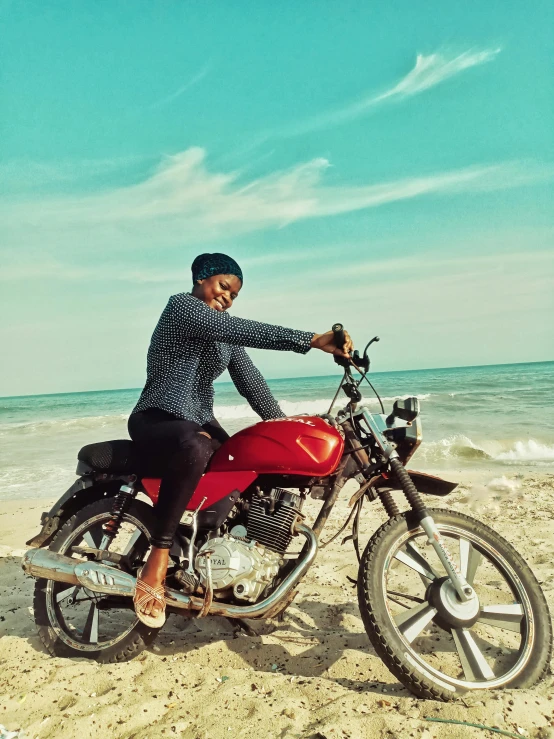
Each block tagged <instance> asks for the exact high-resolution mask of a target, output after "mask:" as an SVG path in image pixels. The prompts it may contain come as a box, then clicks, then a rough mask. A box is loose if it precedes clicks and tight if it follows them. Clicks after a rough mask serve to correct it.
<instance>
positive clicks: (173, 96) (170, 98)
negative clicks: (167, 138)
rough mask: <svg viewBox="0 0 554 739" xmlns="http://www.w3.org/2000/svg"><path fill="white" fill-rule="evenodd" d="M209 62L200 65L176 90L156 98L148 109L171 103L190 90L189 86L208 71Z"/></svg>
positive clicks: (193, 84)
mask: <svg viewBox="0 0 554 739" xmlns="http://www.w3.org/2000/svg"><path fill="white" fill-rule="evenodd" d="M210 67H211V63H208V64H206V65H204V67H202V69H201V70H200V71H199V72H197V73H196V74H195V75H193V76H192V77H191V78H190V79H189V80H187V81H186V82H185V83H184V84H183V85H181V86H180V87H179V88H178V89H177V90H175V91H174V92H172V93H170V94H169V95H166V96H165V97H163V98H160V100H156V102H154V103H151V104H150V105H149V106H148V110H153V109H154V108H161V107H162V106H164V105H168V103H172V102H173V101H174V100H177V98H178V97H181V95H183V93H185V92H186V91H187V90H190V89H191V87H194V86H195V85H197V84H198V83H199V82H200V81H201V80H203V79H204V77H205V76H206V75H207V74H208V72H209V71H210Z"/></svg>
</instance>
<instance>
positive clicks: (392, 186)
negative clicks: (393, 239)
mask: <svg viewBox="0 0 554 739" xmlns="http://www.w3.org/2000/svg"><path fill="white" fill-rule="evenodd" d="M329 166H330V165H329V162H328V161H327V160H326V159H314V160H312V161H309V162H307V163H304V164H300V165H297V166H295V167H293V168H291V169H288V170H282V171H277V172H274V173H271V174H269V175H267V176H265V177H261V178H259V179H256V180H252V181H250V182H249V183H247V184H244V183H243V177H242V173H238V172H228V173H227V172H210V171H209V170H208V169H207V167H206V153H205V151H204V150H203V149H198V148H192V149H188V150H186V151H184V152H182V153H180V154H178V155H175V156H172V157H169V158H168V159H166V160H165V161H164V162H163V163H162V165H161V166H160V167H159V168H158V169H157V170H156V171H155V172H154V173H153V174H151V175H150V176H148V177H146V178H145V179H143V180H142V181H139V182H138V183H136V184H133V185H131V186H127V187H119V188H114V189H111V190H103V191H101V192H97V193H94V194H84V195H81V196H79V197H75V196H61V195H59V196H56V197H48V198H46V197H42V198H35V199H32V200H30V199H15V198H12V199H10V201H9V202H8V201H6V202H5V203H4V204H0V230H2V232H3V234H4V236H3V241H4V256H5V257H7V261H6V260H5V266H6V267H8V266H9V265H10V264H11V265H12V267H13V266H17V265H21V264H22V259H23V257H24V255H25V254H27V255H31V257H30V258H29V259H28V262H29V264H32V263H33V262H35V261H36V260H35V256H36V255H41V256H47V257H49V258H53V259H56V260H59V261H62V262H65V263H67V262H68V261H69V262H70V263H71V264H74V265H77V266H79V265H80V264H84V263H85V262H86V261H87V260H88V259H89V258H90V255H91V254H92V253H94V254H95V259H96V257H100V258H109V259H110V260H111V261H113V260H114V259H116V258H117V255H119V256H120V257H122V258H127V257H125V256H124V255H132V256H133V260H134V264H129V265H127V266H128V269H129V271H132V268H133V267H134V266H138V264H137V263H138V262H140V261H141V259H140V255H142V257H143V258H142V262H143V263H149V264H150V263H151V262H152V259H151V250H152V249H156V250H157V253H159V254H161V253H163V252H164V251H165V252H169V251H170V250H171V249H174V248H176V247H186V246H187V245H195V246H197V245H199V244H200V243H202V242H209V241H214V240H215V241H217V240H221V239H225V241H228V240H229V239H231V238H233V237H236V236H239V235H242V234H247V233H252V232H255V231H262V230H264V229H268V228H281V227H284V226H286V225H287V224H289V223H292V222H295V221H300V220H306V219H313V218H322V217H329V216H332V215H337V214H341V213H349V212H354V211H359V210H364V209H369V208H376V207H379V206H381V205H384V204H386V203H392V202H398V201H402V200H409V199H413V198H416V197H421V196H423V195H430V194H435V195H438V194H454V193H459V192H468V191H470V192H476V191H484V190H491V189H505V188H509V187H517V186H520V185H525V184H529V183H534V182H537V181H540V180H544V179H545V178H549V177H552V176H553V174H554V168H553V167H552V166H550V167H549V166H548V165H538V164H534V163H532V162H507V163H501V164H496V165H489V166H472V167H466V168H463V169H458V170H452V171H448V172H438V173H434V174H428V175H424V176H419V177H407V178H403V179H397V180H391V181H388V182H380V183H371V184H366V185H358V186H351V185H328V184H326V182H325V172H326V170H327V168H328V167H329ZM239 175H240V176H239ZM12 274H13V273H12ZM13 276H15V275H13Z"/></svg>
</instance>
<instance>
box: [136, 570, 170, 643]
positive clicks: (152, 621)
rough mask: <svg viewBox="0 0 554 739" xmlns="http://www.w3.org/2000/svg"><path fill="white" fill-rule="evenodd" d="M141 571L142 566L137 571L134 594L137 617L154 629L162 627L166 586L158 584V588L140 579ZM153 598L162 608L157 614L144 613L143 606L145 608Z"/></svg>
mask: <svg viewBox="0 0 554 739" xmlns="http://www.w3.org/2000/svg"><path fill="white" fill-rule="evenodd" d="M141 573H142V568H141V569H140V570H139V571H138V572H137V582H136V585H135V592H134V595H133V605H134V607H135V613H136V614H137V618H138V619H139V621H142V623H143V624H146V626H150V627H151V628H153V629H161V627H162V626H163V625H164V624H165V605H166V603H165V588H164V586H163V584H162V585H158V587H157V588H153V587H152V586H151V585H148V583H147V582H144V580H141V579H140V575H141ZM138 590H142V591H143V593H142V595H140V594H139V593H138ZM151 600H155V601H157V602H158V603H159V604H160V605H161V606H162V610H161V611H160V613H159V614H158V615H157V616H151V615H149V614H148V615H147V614H146V613H142V611H141V608H143V607H144V606H145V605H146V604H147V603H148V602H149V601H151Z"/></svg>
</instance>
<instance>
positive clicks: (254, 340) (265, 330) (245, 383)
mask: <svg viewBox="0 0 554 739" xmlns="http://www.w3.org/2000/svg"><path fill="white" fill-rule="evenodd" d="M313 335H314V334H313V332H310V331H295V330H294V329H292V328H284V327H283V326H273V325H271V324H268V323H260V322H258V321H251V320H248V319H245V318H238V317H237V316H232V315H229V313H227V312H219V311H216V310H214V309H213V308H210V307H209V306H207V305H206V304H205V303H204V302H202V301H201V300H199V299H198V298H195V297H194V296H193V295H191V294H190V293H179V294H178V295H173V296H172V297H171V298H170V299H169V302H168V304H167V306H166V308H165V310H164V311H163V313H162V315H161V317H160V320H159V321H158V325H157V326H156V328H155V329H154V333H153V334H152V340H151V342H150V348H149V350H148V360H147V380H146V385H145V386H144V390H143V391H142V394H141V396H140V398H139V401H138V403H137V405H136V406H135V408H134V410H133V413H136V412H137V411H144V410H146V409H147V408H160V409H161V410H164V411H167V412H168V413H172V414H173V415H175V416H177V417H178V418H183V419H186V420H188V421H195V422H196V423H198V424H200V425H203V424H205V423H208V422H209V421H212V420H213V418H214V413H213V399H214V388H213V382H214V380H215V379H216V378H217V377H219V376H220V375H221V374H222V373H223V372H224V371H225V370H226V369H229V374H230V375H231V379H232V380H233V382H234V384H235V386H236V388H237V390H238V391H239V393H240V394H241V395H242V396H243V397H244V398H246V400H247V401H248V403H249V404H250V406H251V407H252V408H253V410H254V411H255V412H256V413H257V414H258V415H259V416H261V418H262V419H264V420H267V419H269V418H282V417H283V416H284V415H285V414H284V413H283V411H282V410H281V409H280V408H279V404H278V403H277V401H276V400H275V398H274V397H273V395H272V394H271V391H270V389H269V387H268V386H267V383H266V381H265V380H264V378H263V377H262V375H261V374H260V372H259V370H257V369H256V367H255V366H254V364H253V362H252V360H251V359H250V357H249V356H248V354H247V353H246V351H245V349H244V347H245V346H248V347H253V348H255V349H276V350H278V351H293V352H298V353H300V354H306V353H307V352H308V351H309V349H310V342H311V340H312V337H313Z"/></svg>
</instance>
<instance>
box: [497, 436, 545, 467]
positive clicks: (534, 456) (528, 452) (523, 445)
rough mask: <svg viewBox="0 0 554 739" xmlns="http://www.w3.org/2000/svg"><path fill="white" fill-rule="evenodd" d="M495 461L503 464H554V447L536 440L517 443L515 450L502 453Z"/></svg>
mask: <svg viewBox="0 0 554 739" xmlns="http://www.w3.org/2000/svg"><path fill="white" fill-rule="evenodd" d="M495 459H497V460H498V461H502V462H554V446H548V444H541V443H540V442H538V441H534V439H529V440H528V441H516V442H515V444H514V446H513V449H510V450H509V451H507V452H501V453H500V454H498V455H497V456H496V457H495Z"/></svg>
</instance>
